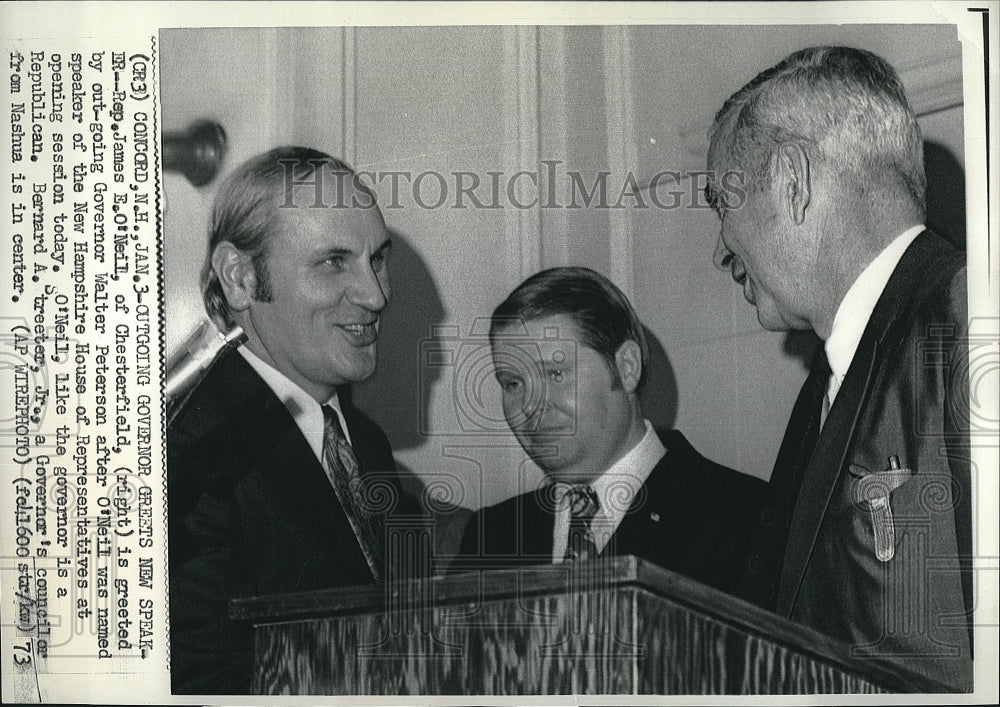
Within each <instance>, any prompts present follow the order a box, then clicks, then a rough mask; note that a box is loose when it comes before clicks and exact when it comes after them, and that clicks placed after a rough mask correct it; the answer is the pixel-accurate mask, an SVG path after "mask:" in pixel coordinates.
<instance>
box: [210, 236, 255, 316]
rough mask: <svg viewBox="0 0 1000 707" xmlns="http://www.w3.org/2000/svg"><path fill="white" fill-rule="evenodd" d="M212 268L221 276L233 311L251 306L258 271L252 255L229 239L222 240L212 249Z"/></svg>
mask: <svg viewBox="0 0 1000 707" xmlns="http://www.w3.org/2000/svg"><path fill="white" fill-rule="evenodd" d="M212 269H213V270H215V274H216V275H217V276H218V277H219V284H220V285H222V292H223V293H224V294H225V296H226V301H227V302H228V303H229V308H230V309H231V310H232V311H233V312H245V311H246V310H247V309H249V308H250V303H251V302H252V301H253V295H254V292H256V291H257V273H256V272H255V271H254V268H253V261H252V260H251V259H250V256H249V255H247V254H246V253H244V252H243V251H242V250H240V249H239V248H237V247H236V246H234V245H233V244H232V243H231V242H229V241H222V242H221V243H219V245H217V246H215V250H214V251H212Z"/></svg>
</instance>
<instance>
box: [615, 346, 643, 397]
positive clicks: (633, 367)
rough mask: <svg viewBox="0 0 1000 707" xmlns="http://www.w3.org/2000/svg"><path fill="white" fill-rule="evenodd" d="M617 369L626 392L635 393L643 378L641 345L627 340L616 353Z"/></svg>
mask: <svg viewBox="0 0 1000 707" xmlns="http://www.w3.org/2000/svg"><path fill="white" fill-rule="evenodd" d="M615 367H616V368H617V369H618V378H619V380H621V382H622V387H623V388H625V392H627V393H631V392H634V391H635V389H636V388H637V387H638V386H639V380H640V379H641V378H642V350H641V349H640V348H639V344H638V343H636V342H635V341H632V339H626V340H625V343H623V344H622V345H621V346H619V347H618V351H616V352H615Z"/></svg>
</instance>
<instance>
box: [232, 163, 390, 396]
mask: <svg viewBox="0 0 1000 707" xmlns="http://www.w3.org/2000/svg"><path fill="white" fill-rule="evenodd" d="M331 181H333V180H331ZM350 197H351V194H348V195H347V198H348V200H347V203H348V204H349V203H350ZM336 198H337V197H336V196H335V195H334V194H332V193H331V194H330V195H329V196H328V198H327V201H326V203H327V204H334V203H341V204H342V203H344V201H343V199H342V198H341V201H340V202H337V201H336ZM303 203H305V204H307V205H308V204H310V203H311V200H305V201H304V202H303ZM277 211H278V213H277V217H276V219H275V221H276V224H275V228H274V231H273V233H272V234H271V236H270V238H269V240H268V242H267V246H266V255H265V259H264V267H263V271H264V272H262V273H261V274H263V275H266V279H267V282H268V288H267V289H268V291H269V293H270V295H271V296H270V297H269V298H268V299H269V300H270V301H262V300H260V299H256V298H253V299H252V300H251V301H250V302H249V306H248V307H247V309H246V310H245V311H244V312H242V313H241V315H240V316H239V317H238V319H239V320H240V323H241V325H242V326H243V328H244V330H245V331H246V332H247V335H248V337H249V342H248V346H249V347H250V348H251V350H252V351H254V353H256V354H257V355H259V356H260V357H261V358H262V359H263V360H265V361H266V362H268V363H269V364H271V365H272V366H273V367H274V368H276V369H277V370H278V371H280V372H281V373H283V374H284V375H285V376H287V377H288V378H289V379H290V380H292V381H293V382H295V383H296V384H298V385H299V386H300V387H301V388H302V389H303V390H305V391H306V392H307V393H309V394H310V395H311V396H312V397H313V398H315V399H316V400H317V401H318V402H325V401H326V400H328V399H329V398H330V396H331V395H332V394H333V392H334V390H335V389H336V387H337V386H340V385H344V384H346V383H356V382H359V381H362V380H364V379H366V378H368V377H369V376H370V375H371V374H372V373H374V371H375V360H376V345H377V343H376V342H377V339H378V321H379V313H380V312H381V311H382V309H383V308H384V307H385V306H386V304H387V303H388V301H389V298H390V296H391V290H390V286H389V271H388V267H387V258H388V255H389V249H390V246H391V241H390V239H389V232H388V230H387V229H386V227H385V224H384V222H383V221H382V216H381V214H380V213H379V211H378V209H377V208H374V207H373V208H328V207H324V208H312V207H310V206H303V207H300V208H297V209H280V208H279V209H278V210H277ZM251 291H255V290H251Z"/></svg>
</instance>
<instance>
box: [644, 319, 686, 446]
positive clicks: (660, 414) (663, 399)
mask: <svg viewBox="0 0 1000 707" xmlns="http://www.w3.org/2000/svg"><path fill="white" fill-rule="evenodd" d="M642 330H643V333H644V334H645V335H646V345H647V346H648V348H649V360H648V361H646V370H645V371H644V372H643V374H642V383H641V384H640V387H639V404H640V405H642V412H643V414H644V415H645V416H646V419H647V420H649V421H650V422H651V423H652V424H653V427H655V428H656V429H658V430H671V429H673V428H674V423H675V422H676V421H677V408H678V405H679V400H678V395H679V393H678V390H677V378H676V376H675V375H674V368H673V366H671V365H670V359H669V358H667V352H666V351H664V349H663V344H661V343H660V340H659V339H657V338H656V335H655V334H654V333H653V332H652V331H650V330H649V328H648V327H647V326H645V325H643V327H642Z"/></svg>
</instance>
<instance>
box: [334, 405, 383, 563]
mask: <svg viewBox="0 0 1000 707" xmlns="http://www.w3.org/2000/svg"><path fill="white" fill-rule="evenodd" d="M323 423H324V429H323V459H324V461H325V464H324V465H323V466H324V468H325V469H326V474H327V476H328V477H329V478H330V483H331V484H332V485H333V490H334V491H335V492H336V494H337V499H338V500H339V501H340V505H341V506H342V507H343V509H344V513H345V514H346V515H347V519H348V520H349V521H350V523H351V528H352V529H353V530H354V535H355V537H357V539H358V544H359V545H361V550H362V551H363V552H364V554H365V559H366V560H367V561H368V566H369V567H370V568H371V571H372V575H374V577H375V581H376V582H381V581H382V580H383V578H384V577H385V550H384V548H383V538H384V537H385V526H384V520H383V518H382V516H381V515H379V514H377V513H373V512H371V510H369V505H370V504H367V503H366V502H365V484H364V479H362V478H361V469H360V467H359V466H358V458H357V457H356V456H354V450H353V449H351V445H350V444H349V443H348V442H347V438H346V437H344V432H343V430H341V428H340V418H339V416H338V415H337V413H336V412H334V410H333V408H331V407H330V406H329V405H324V406H323Z"/></svg>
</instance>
